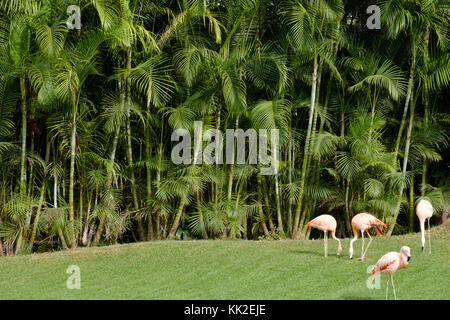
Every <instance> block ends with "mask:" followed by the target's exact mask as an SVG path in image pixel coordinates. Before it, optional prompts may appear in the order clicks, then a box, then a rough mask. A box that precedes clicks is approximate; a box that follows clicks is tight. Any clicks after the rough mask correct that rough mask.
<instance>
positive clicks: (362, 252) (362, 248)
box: [358, 230, 364, 261]
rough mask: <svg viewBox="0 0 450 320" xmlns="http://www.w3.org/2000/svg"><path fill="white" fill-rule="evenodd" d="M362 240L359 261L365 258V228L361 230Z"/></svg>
mask: <svg viewBox="0 0 450 320" xmlns="http://www.w3.org/2000/svg"><path fill="white" fill-rule="evenodd" d="M361 240H362V245H361V257H360V258H358V261H363V260H364V230H361Z"/></svg>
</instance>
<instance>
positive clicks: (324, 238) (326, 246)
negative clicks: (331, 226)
mask: <svg viewBox="0 0 450 320" xmlns="http://www.w3.org/2000/svg"><path fill="white" fill-rule="evenodd" d="M327 233H328V232H327V231H324V237H323V244H324V247H325V258H326V257H328V235H327Z"/></svg>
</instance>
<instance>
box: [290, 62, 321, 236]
mask: <svg viewBox="0 0 450 320" xmlns="http://www.w3.org/2000/svg"><path fill="white" fill-rule="evenodd" d="M317 70H318V63H317V55H315V56H314V71H313V75H312V76H313V82H312V88H311V108H310V110H309V121H308V130H307V133H306V141H305V150H304V154H303V163H302V173H301V182H300V195H299V198H298V202H297V210H296V212H295V218H294V230H293V232H292V236H291V237H292V239H295V238H296V237H297V232H298V227H299V222H300V214H301V212H302V205H303V196H304V191H305V183H306V169H307V162H308V158H309V151H310V138H311V131H312V122H313V118H314V107H315V103H316V87H317Z"/></svg>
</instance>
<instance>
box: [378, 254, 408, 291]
mask: <svg viewBox="0 0 450 320" xmlns="http://www.w3.org/2000/svg"><path fill="white" fill-rule="evenodd" d="M410 259H411V251H410V249H409V247H408V246H403V247H401V249H400V252H395V251H391V252H388V253H386V254H385V255H384V256H382V257H381V258H380V260H378V262H377V264H376V265H375V267H374V268H373V269H372V272H371V273H370V277H371V276H373V275H374V274H375V273H377V272H381V273H387V274H388V275H389V277H390V280H391V283H392V290H394V298H395V300H397V295H396V294H395V285H394V273H395V271H397V270H398V269H403V268H406V267H407V266H408V261H409V260H410ZM388 291H389V278H388V280H387V282H386V300H387V298H388Z"/></svg>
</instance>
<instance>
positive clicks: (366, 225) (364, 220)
mask: <svg viewBox="0 0 450 320" xmlns="http://www.w3.org/2000/svg"><path fill="white" fill-rule="evenodd" d="M378 226H383V227H385V228H386V224H385V223H384V222H383V221H381V220H379V219H377V218H375V217H374V216H373V215H371V214H368V213H365V212H363V213H358V214H357V215H355V216H354V217H353V219H352V229H353V234H354V237H353V239H352V240H350V249H349V253H350V259H352V258H353V242H355V241H356V240H358V231H361V238H362V246H361V258H359V259H358V260H360V261H364V258H365V256H366V252H367V250H368V249H369V246H370V244H371V243H372V240H373V239H372V237H371V236H370V234H369V232H367V230H368V229H370V228H372V227H375V229H376V230H377V233H378V234H379V235H382V234H384V232H383V231H382V230H381V229H380V228H379V227H378ZM364 232H366V233H367V235H368V236H369V238H370V241H369V244H368V245H367V248H366V250H364Z"/></svg>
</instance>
